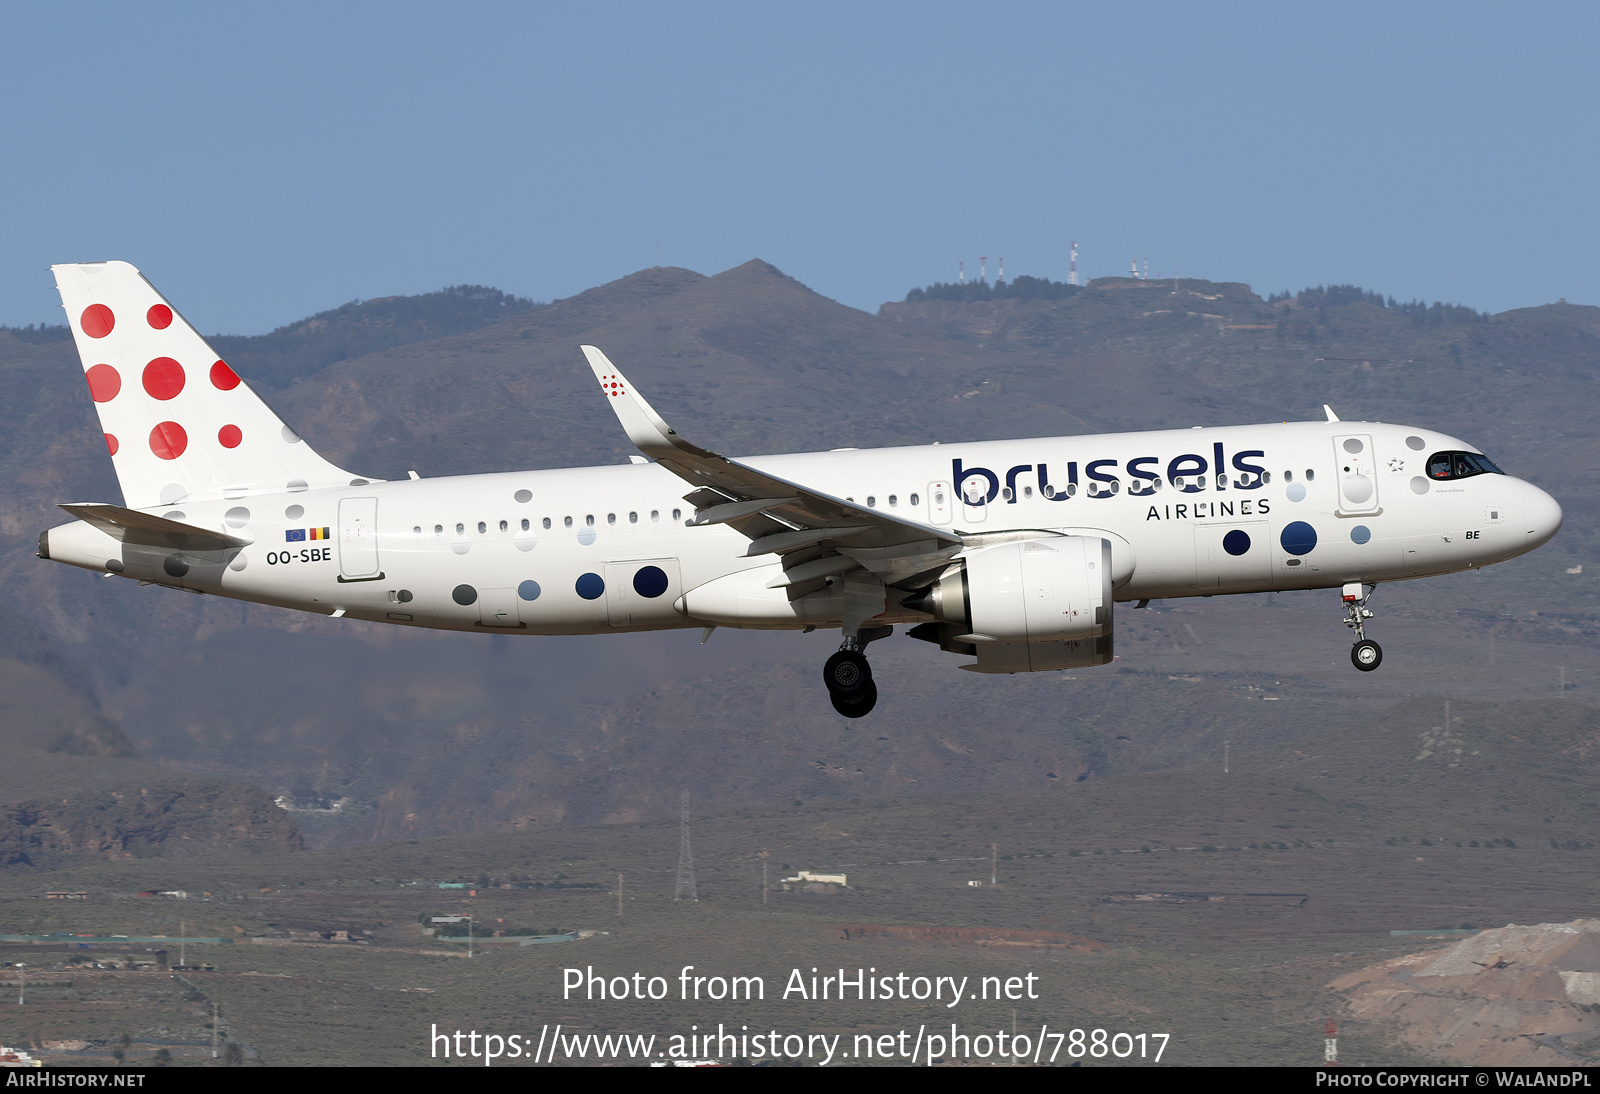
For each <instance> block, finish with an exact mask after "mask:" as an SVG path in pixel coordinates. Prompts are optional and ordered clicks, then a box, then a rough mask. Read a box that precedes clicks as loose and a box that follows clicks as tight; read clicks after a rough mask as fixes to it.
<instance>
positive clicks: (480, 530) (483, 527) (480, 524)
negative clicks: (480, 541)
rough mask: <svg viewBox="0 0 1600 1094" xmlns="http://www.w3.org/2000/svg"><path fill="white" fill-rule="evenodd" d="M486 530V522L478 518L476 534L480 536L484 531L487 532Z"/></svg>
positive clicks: (487, 528)
mask: <svg viewBox="0 0 1600 1094" xmlns="http://www.w3.org/2000/svg"><path fill="white" fill-rule="evenodd" d="M488 530H489V526H488V525H487V524H485V523H484V522H483V521H481V520H480V521H479V522H478V534H479V535H480V536H481V535H483V534H484V533H485V532H487V531H488Z"/></svg>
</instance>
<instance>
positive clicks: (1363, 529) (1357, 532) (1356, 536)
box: [1350, 524, 1372, 543]
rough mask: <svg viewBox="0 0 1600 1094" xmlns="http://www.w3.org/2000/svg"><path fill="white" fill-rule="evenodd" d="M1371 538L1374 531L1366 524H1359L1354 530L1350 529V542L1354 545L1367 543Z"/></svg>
mask: <svg viewBox="0 0 1600 1094" xmlns="http://www.w3.org/2000/svg"><path fill="white" fill-rule="evenodd" d="M1371 538H1372V529H1371V528H1368V527H1367V526H1366V525H1365V524H1358V525H1356V526H1355V527H1354V528H1352V529H1350V541H1351V542H1352V543H1365V542H1367V541H1368V540H1369V539H1371Z"/></svg>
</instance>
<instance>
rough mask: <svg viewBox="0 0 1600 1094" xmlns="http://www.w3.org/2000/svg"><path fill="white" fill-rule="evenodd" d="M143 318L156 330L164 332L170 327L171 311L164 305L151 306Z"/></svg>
mask: <svg viewBox="0 0 1600 1094" xmlns="http://www.w3.org/2000/svg"><path fill="white" fill-rule="evenodd" d="M144 317H145V320H146V321H147V322H148V323H149V324H150V325H151V326H152V327H154V328H155V329H156V330H166V329H167V328H168V327H169V326H171V325H172V309H171V308H169V307H167V306H166V305H165V304H151V305H150V310H149V311H147V312H145V313H144Z"/></svg>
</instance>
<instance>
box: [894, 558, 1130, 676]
mask: <svg viewBox="0 0 1600 1094" xmlns="http://www.w3.org/2000/svg"><path fill="white" fill-rule="evenodd" d="M1112 576H1113V571H1112V556H1111V543H1110V542H1109V541H1108V540H1105V539H1100V538H1097V537H1092V536H1057V537H1050V538H1041V539H1028V540H1020V541H1016V542H1012V543H1003V544H1000V545H999V546H996V547H989V548H985V549H984V550H981V551H977V552H975V553H973V554H970V555H967V556H965V557H964V558H962V559H961V560H960V562H959V564H958V567H957V568H954V569H951V570H949V571H946V573H945V575H944V576H943V577H941V578H940V579H939V580H938V581H937V582H935V583H934V584H933V585H932V586H930V587H929V588H927V589H925V590H923V591H922V592H920V593H918V594H917V595H915V596H913V597H909V598H907V599H906V601H905V607H908V608H911V609H913V610H916V611H921V612H927V613H928V614H930V615H932V616H933V617H934V618H935V619H937V620H939V623H940V626H939V627H938V630H937V636H935V635H932V634H926V633H925V634H924V635H918V636H917V637H925V636H926V637H930V638H933V640H935V641H937V642H939V645H940V648H942V649H946V650H951V651H953V652H958V653H973V654H976V655H977V658H978V663H977V664H976V665H964V666H962V667H963V668H966V669H970V670H972V671H974V672H996V673H1011V672H1041V671H1045V670H1049V669H1070V668H1087V667H1089V666H1091V665H1104V664H1106V663H1108V662H1109V661H1110V660H1111V659H1112V620H1111V613H1112V600H1111V583H1112Z"/></svg>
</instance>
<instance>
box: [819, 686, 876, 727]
mask: <svg viewBox="0 0 1600 1094" xmlns="http://www.w3.org/2000/svg"><path fill="white" fill-rule="evenodd" d="M828 698H829V699H830V700H832V702H833V709H834V710H837V711H838V712H839V713H840V714H843V715H844V716H845V717H846V718H862V717H865V716H866V715H868V714H871V713H872V708H873V707H875V706H877V705H878V685H877V684H874V683H873V682H872V681H871V680H868V681H867V686H866V687H864V688H862V689H860V690H859V691H857V692H855V693H854V694H852V695H839V694H831V695H829V696H828Z"/></svg>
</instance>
